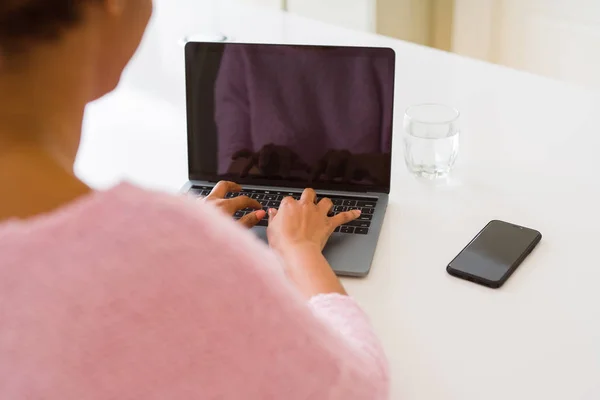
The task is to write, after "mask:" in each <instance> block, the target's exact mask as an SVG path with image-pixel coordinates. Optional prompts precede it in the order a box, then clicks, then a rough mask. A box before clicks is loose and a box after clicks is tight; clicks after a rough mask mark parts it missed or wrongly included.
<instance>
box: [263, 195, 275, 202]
mask: <svg viewBox="0 0 600 400" xmlns="http://www.w3.org/2000/svg"><path fill="white" fill-rule="evenodd" d="M264 199H265V200H269V201H274V200H277V195H276V194H266V195H265V197H264Z"/></svg>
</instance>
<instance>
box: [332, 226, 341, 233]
mask: <svg viewBox="0 0 600 400" xmlns="http://www.w3.org/2000/svg"><path fill="white" fill-rule="evenodd" d="M340 229H342V227H341V226H338V227H337V228H335V230H334V231H333V232H339V231H340Z"/></svg>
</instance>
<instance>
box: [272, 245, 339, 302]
mask: <svg viewBox="0 0 600 400" xmlns="http://www.w3.org/2000/svg"><path fill="white" fill-rule="evenodd" d="M277 251H278V253H279V254H280V256H281V257H282V259H283V261H284V264H285V267H286V272H287V274H288V276H289V278H290V279H291V280H292V282H293V283H294V284H295V285H296V287H297V288H298V290H300V292H302V294H303V295H304V296H306V298H311V297H313V296H316V295H319V294H328V293H339V294H343V295H345V294H346V291H345V289H344V287H343V286H342V284H341V282H340V281H339V279H338V278H337V276H336V275H335V273H334V272H333V270H332V269H331V266H330V265H329V263H328V262H327V260H326V259H325V257H324V256H323V253H322V252H321V250H320V249H319V248H318V246H313V245H294V246H289V247H285V248H282V249H277Z"/></svg>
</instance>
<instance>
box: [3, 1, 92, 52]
mask: <svg viewBox="0 0 600 400" xmlns="http://www.w3.org/2000/svg"><path fill="white" fill-rule="evenodd" d="M85 1H86V0H0V51H2V52H5V53H6V52H14V51H22V50H25V48H26V47H27V45H28V44H30V43H32V42H34V41H35V40H48V39H54V38H57V37H58V36H59V35H60V33H61V32H62V31H64V29H66V28H68V27H70V26H72V25H74V24H75V23H76V22H77V21H78V20H79V18H80V16H81V9H82V7H81V5H82V3H84V2H85Z"/></svg>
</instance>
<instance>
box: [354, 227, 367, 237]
mask: <svg viewBox="0 0 600 400" xmlns="http://www.w3.org/2000/svg"><path fill="white" fill-rule="evenodd" d="M354 233H356V234H357V235H367V234H368V233H369V228H355V229H354Z"/></svg>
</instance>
